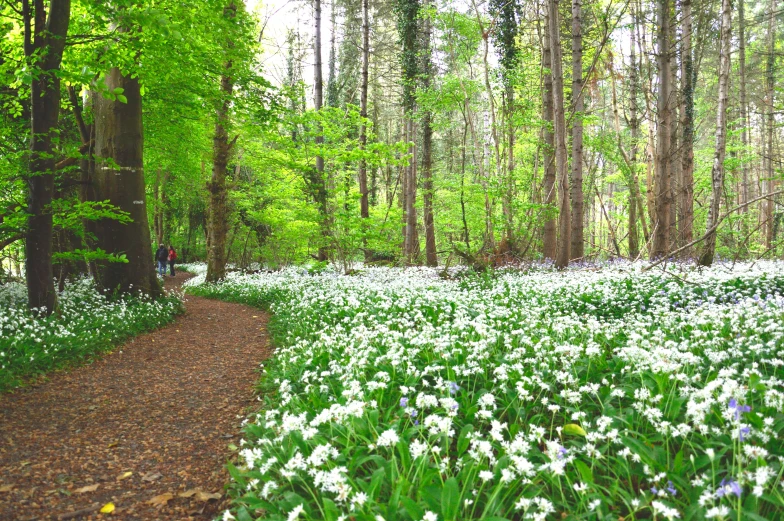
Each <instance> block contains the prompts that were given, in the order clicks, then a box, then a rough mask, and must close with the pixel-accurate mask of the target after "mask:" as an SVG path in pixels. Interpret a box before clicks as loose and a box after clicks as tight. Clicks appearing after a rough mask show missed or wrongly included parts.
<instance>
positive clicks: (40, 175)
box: [23, 0, 71, 314]
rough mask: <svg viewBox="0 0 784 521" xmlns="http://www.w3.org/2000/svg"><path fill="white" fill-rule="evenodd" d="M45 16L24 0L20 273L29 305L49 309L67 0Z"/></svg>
mask: <svg viewBox="0 0 784 521" xmlns="http://www.w3.org/2000/svg"><path fill="white" fill-rule="evenodd" d="M49 7H50V8H49V18H48V19H47V17H46V11H45V10H44V2H43V1H40V0H39V1H36V2H35V14H34V16H35V20H34V21H35V28H34V34H32V35H31V34H30V32H31V21H32V14H31V12H30V6H29V3H28V2H24V3H23V17H24V24H25V35H24V38H25V54H26V57H27V59H28V60H29V61H30V62H31V65H32V66H33V67H34V68H35V69H36V70H37V72H38V74H37V75H34V79H33V82H32V85H31V89H30V92H31V99H30V107H31V114H30V127H31V131H32V137H31V140H30V173H29V177H28V179H27V184H28V196H27V212H28V214H29V217H28V220H27V231H26V233H25V278H26V282H27V297H28V306H29V307H30V308H31V309H39V310H43V311H44V312H45V313H46V314H51V313H52V312H53V311H54V309H55V305H56V303H57V295H56V293H55V288H54V273H53V271H52V213H51V204H52V199H53V196H54V169H55V166H54V165H55V162H54V142H53V138H54V137H55V136H56V134H55V132H56V131H57V121H58V119H59V116H60V78H59V76H58V72H59V69H60V63H61V61H62V56H63V48H64V47H65V39H66V35H67V34H68V25H69V23H70V20H71V2H70V0H52V1H51V3H50V6H49Z"/></svg>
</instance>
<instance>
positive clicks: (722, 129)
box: [699, 0, 732, 266]
mask: <svg viewBox="0 0 784 521" xmlns="http://www.w3.org/2000/svg"><path fill="white" fill-rule="evenodd" d="M731 4H732V2H731V0H722V2H721V37H720V39H719V103H718V108H717V114H716V151H715V153H714V154H713V168H712V169H711V188H712V190H711V192H712V193H711V201H710V207H709V208H708V220H707V222H706V225H705V226H706V231H705V241H704V242H703V249H702V252H701V254H700V258H699V264H700V265H701V266H710V265H711V264H713V257H714V255H715V252H716V229H715V228H716V225H717V224H718V219H719V209H720V207H721V197H722V189H723V188H724V156H725V153H726V150H727V107H728V105H729V83H730V38H731V37H732V6H731Z"/></svg>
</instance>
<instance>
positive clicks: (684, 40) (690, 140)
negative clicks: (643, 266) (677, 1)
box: [678, 0, 744, 257]
mask: <svg viewBox="0 0 784 521" xmlns="http://www.w3.org/2000/svg"><path fill="white" fill-rule="evenodd" d="M682 9H683V13H682V21H681V27H682V29H681V32H682V36H681V84H682V86H683V89H682V91H683V95H682V100H681V132H682V134H681V186H680V190H679V196H680V197H679V199H680V205H679V207H680V211H681V212H680V213H681V218H680V222H679V223H678V227H679V233H680V238H679V241H678V242H679V244H680V245H681V246H684V245H686V244H689V243H691V242H692V240H694V64H693V59H692V46H691V35H692V21H691V0H683V3H682ZM741 45H743V44H742V43H741ZM743 88H744V87H743V86H741V89H743ZM682 255H683V256H684V257H690V256H691V255H690V252H689V249H688V248H687V249H685V250H684V252H683V254H682Z"/></svg>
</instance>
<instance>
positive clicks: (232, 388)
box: [0, 273, 270, 521]
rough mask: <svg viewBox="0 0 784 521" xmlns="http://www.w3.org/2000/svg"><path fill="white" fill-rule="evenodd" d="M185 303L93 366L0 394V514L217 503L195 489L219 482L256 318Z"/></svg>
mask: <svg viewBox="0 0 784 521" xmlns="http://www.w3.org/2000/svg"><path fill="white" fill-rule="evenodd" d="M188 277H189V276H188V275H187V274H184V273H180V274H178V275H177V277H175V278H173V279H171V278H168V277H167V281H166V286H167V287H170V288H178V287H180V286H181V284H182V282H184V281H185V280H186V279H187V278H188ZM185 309H186V313H185V314H184V315H182V316H180V317H178V318H177V320H176V321H175V322H174V323H172V324H170V325H168V326H166V327H164V328H162V329H159V330H157V331H155V332H153V333H148V334H144V335H141V336H138V337H136V338H135V339H133V340H131V341H129V342H127V343H126V344H125V345H123V346H122V347H120V348H118V349H116V350H114V351H113V352H112V353H111V354H107V355H106V356H104V357H102V358H101V359H100V360H98V361H96V362H95V363H92V364H90V365H85V366H82V367H79V368H77V369H73V370H69V371H63V372H59V373H55V374H52V375H51V377H50V379H49V380H48V381H46V382H44V383H42V384H39V385H33V386H30V387H27V388H24V389H21V390H18V391H16V392H14V393H11V394H6V395H0V520H3V521H5V520H14V521H21V520H34V519H41V520H43V519H103V518H107V517H108V516H103V515H100V514H99V513H98V508H100V507H101V506H103V505H104V504H106V503H108V502H112V503H114V505H115V507H116V510H115V512H114V514H113V515H112V516H111V518H114V519H122V520H129V521H131V520H178V521H179V520H186V519H210V518H211V517H212V516H213V515H214V514H215V512H217V511H218V510H219V508H220V506H221V504H222V503H223V498H220V499H207V497H206V496H205V494H214V493H220V494H222V493H223V485H224V484H225V483H226V482H227V481H228V475H227V473H226V470H225V468H224V465H225V462H226V460H227V459H228V458H229V456H230V449H229V448H228V445H229V444H231V443H232V442H233V443H237V442H238V440H239V425H240V422H241V420H242V418H244V416H245V413H246V411H247V410H248V408H249V407H251V406H252V405H253V403H254V400H255V398H254V393H253V385H254V383H255V382H256V380H257V378H258V374H257V368H258V366H259V362H261V361H262V360H263V359H264V358H266V357H268V356H269V354H270V348H269V343H268V340H267V336H266V329H265V325H266V316H265V315H264V314H263V313H262V312H261V311H259V310H257V309H254V308H251V307H248V306H243V305H240V304H232V303H227V302H220V301H216V300H208V299H204V298H200V297H193V296H188V297H187V300H186V303H185ZM128 472H131V473H132V474H130V475H128ZM126 475H127V477H124V476H126ZM96 485H97V487H96ZM85 487H87V488H85ZM91 488H94V489H95V490H91ZM80 489H82V491H79V490H80ZM198 491H201V492H202V493H201V494H200V493H199V492H198ZM169 494H170V495H171V496H172V497H171V499H168V500H167V497H168V495H169ZM180 494H183V496H188V497H183V496H180ZM156 497H157V501H158V503H159V504H158V505H155V504H153V503H149V501H151V500H153V498H156ZM160 503H163V504H160Z"/></svg>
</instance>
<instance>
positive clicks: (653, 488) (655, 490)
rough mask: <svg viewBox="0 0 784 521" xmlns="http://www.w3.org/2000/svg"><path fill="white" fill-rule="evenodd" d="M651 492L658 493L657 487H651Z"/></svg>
mask: <svg viewBox="0 0 784 521" xmlns="http://www.w3.org/2000/svg"><path fill="white" fill-rule="evenodd" d="M651 494H653V495H654V496H656V495H658V494H659V489H658V488H656V487H651Z"/></svg>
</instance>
